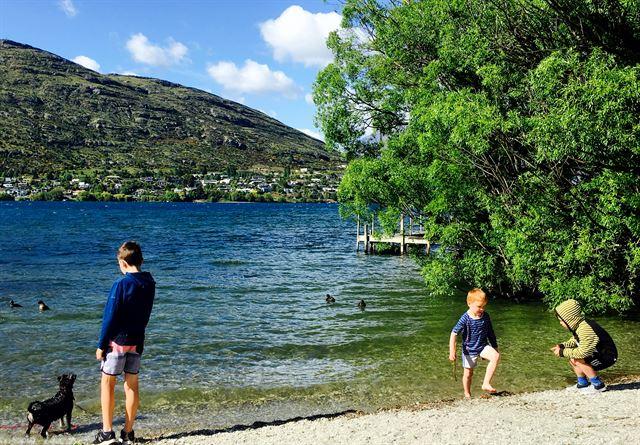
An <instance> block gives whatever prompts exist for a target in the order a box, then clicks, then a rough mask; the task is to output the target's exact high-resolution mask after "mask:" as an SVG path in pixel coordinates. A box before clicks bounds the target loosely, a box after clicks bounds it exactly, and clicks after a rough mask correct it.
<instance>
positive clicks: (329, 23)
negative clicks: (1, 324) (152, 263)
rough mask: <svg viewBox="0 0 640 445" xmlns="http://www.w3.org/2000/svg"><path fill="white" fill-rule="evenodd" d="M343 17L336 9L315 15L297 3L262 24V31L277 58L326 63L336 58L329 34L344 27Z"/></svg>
mask: <svg viewBox="0 0 640 445" xmlns="http://www.w3.org/2000/svg"><path fill="white" fill-rule="evenodd" d="M341 20H342V16H340V14H338V13H336V12H329V13H326V14H325V13H317V14H312V13H310V12H309V11H305V10H304V9H303V8H302V7H300V6H297V5H293V6H289V7H288V8H287V9H286V10H285V11H284V12H283V13H282V14H280V17H278V18H277V19H274V20H267V21H266V22H264V23H261V24H260V33H261V34H262V38H263V39H264V40H265V42H267V43H268V44H269V45H270V46H271V48H272V49H273V57H274V58H275V59H276V60H277V61H279V62H282V61H284V60H287V59H291V60H293V61H294V62H300V63H304V65H305V66H314V65H315V66H325V65H327V64H328V63H330V62H331V61H332V60H333V56H332V54H331V51H330V50H329V49H328V48H327V45H326V41H327V37H328V36H329V33H330V32H331V31H334V30H336V29H338V28H339V27H340V21H341Z"/></svg>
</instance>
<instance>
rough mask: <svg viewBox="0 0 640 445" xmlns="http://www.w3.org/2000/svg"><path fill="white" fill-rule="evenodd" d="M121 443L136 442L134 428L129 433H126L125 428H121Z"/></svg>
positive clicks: (125, 444)
mask: <svg viewBox="0 0 640 445" xmlns="http://www.w3.org/2000/svg"><path fill="white" fill-rule="evenodd" d="M120 443H122V445H133V444H134V443H136V438H135V435H134V434H133V430H131V431H129V432H128V433H125V431H124V430H121V431H120Z"/></svg>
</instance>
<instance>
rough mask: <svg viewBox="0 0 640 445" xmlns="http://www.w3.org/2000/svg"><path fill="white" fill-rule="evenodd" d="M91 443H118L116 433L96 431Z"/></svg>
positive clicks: (109, 444) (108, 444)
mask: <svg viewBox="0 0 640 445" xmlns="http://www.w3.org/2000/svg"><path fill="white" fill-rule="evenodd" d="M91 443H92V444H93V445H113V444H117V443H120V442H118V439H116V433H114V432H113V431H106V432H105V431H98V434H96V438H95V439H94V440H93V442H91Z"/></svg>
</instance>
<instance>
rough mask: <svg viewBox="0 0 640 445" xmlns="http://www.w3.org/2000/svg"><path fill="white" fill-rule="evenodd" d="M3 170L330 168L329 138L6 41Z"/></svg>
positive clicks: (0, 68) (1, 98) (1, 72)
mask: <svg viewBox="0 0 640 445" xmlns="http://www.w3.org/2000/svg"><path fill="white" fill-rule="evenodd" d="M0 118H1V119H0V122H1V123H0V174H1V173H4V174H5V175H8V174H19V173H34V172H35V173H42V172H51V171H53V172H55V171H60V170H70V169H76V170H77V169H95V170H102V171H117V170H122V169H128V170H132V169H138V170H145V171H167V170H171V169H174V170H175V169H179V170H181V171H189V170H193V171H221V170H223V169H225V168H229V167H233V168H237V169H247V170H251V169H256V168H265V169H282V168H285V167H292V166H293V167H312V168H333V167H335V166H336V165H337V164H338V163H340V157H339V155H338V154H337V153H335V152H328V151H327V150H326V149H325V147H324V143H323V142H321V141H319V140H317V139H314V138H312V137H310V136H308V135H306V134H305V133H302V132H301V131H299V130H296V129H293V128H291V127H288V126H286V125H285V124H283V123H281V122H279V121H278V120H276V119H274V118H272V117H270V116H268V115H266V114H265V113H263V112H261V111H258V110H255V109H252V108H250V107H247V106H244V105H242V104H239V103H236V102H233V101H231V100H228V99H224V98H222V97H220V96H217V95H215V94H212V93H208V92H205V91H202V90H199V89H197V88H193V87H188V86H184V85H180V84H177V83H173V82H170V81H166V80H162V79H156V78H150V77H142V76H128V75H122V74H100V73H97V72H95V71H92V70H90V69H87V68H84V67H82V66H80V65H78V64H76V63H74V62H71V61H69V60H67V59H64V58H63V57H61V56H58V55H56V54H54V53H51V52H49V51H46V50H42V49H39V48H35V47H32V46H30V45H27V44H24V43H20V42H14V41H11V40H7V39H2V40H0Z"/></svg>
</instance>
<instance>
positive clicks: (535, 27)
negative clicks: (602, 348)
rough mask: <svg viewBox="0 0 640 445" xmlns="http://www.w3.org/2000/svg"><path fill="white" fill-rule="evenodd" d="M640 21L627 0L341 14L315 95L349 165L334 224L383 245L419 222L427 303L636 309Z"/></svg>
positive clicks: (392, 4)
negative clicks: (367, 223)
mask: <svg viewBox="0 0 640 445" xmlns="http://www.w3.org/2000/svg"><path fill="white" fill-rule="evenodd" d="M638 17H640V4H639V3H638V2H622V1H617V0H605V1H603V2H598V3H597V4H596V3H593V2H584V1H580V0H562V1H551V0H534V1H532V2H522V1H519V0H507V1H501V2H497V1H493V0H490V1H484V0H464V1H448V0H424V1H420V2H418V1H413V2H399V1H376V0H347V1H346V3H345V8H344V22H343V27H344V29H341V30H339V31H337V32H335V33H334V34H333V35H332V36H331V38H330V40H329V44H330V47H331V49H332V50H333V52H334V54H335V61H334V62H333V63H332V64H330V65H329V66H327V67H326V68H325V69H324V70H323V71H322V72H321V73H320V74H319V76H318V78H317V80H316V83H315V85H314V101H315V102H316V104H317V105H318V114H317V119H318V122H319V123H320V124H321V126H322V128H323V130H324V133H325V136H326V138H327V144H329V145H330V146H334V147H340V148H342V149H343V150H345V151H346V152H347V153H348V155H349V157H350V158H351V159H352V161H351V162H350V164H349V166H348V168H347V171H346V174H345V176H344V178H343V180H342V182H341V184H340V187H339V190H338V199H339V201H340V203H341V214H342V215H343V216H344V217H349V218H356V217H360V218H363V219H364V220H370V218H371V217H372V216H373V215H376V216H377V218H378V219H379V220H380V222H381V223H382V226H383V228H384V229H385V230H386V231H390V230H392V229H393V228H394V218H397V216H398V215H399V214H401V213H402V214H405V215H410V216H413V217H414V219H416V220H419V221H420V222H421V224H423V226H424V227H425V233H426V237H427V238H429V239H431V240H432V241H433V242H436V243H438V244H439V249H437V250H436V252H435V253H434V254H432V255H431V256H430V257H428V258H420V261H421V262H422V271H423V275H424V278H425V282H426V284H427V286H428V288H429V289H430V290H431V291H432V292H434V293H440V294H446V293H450V291H451V289H458V288H461V289H464V288H468V287H472V286H481V287H483V288H485V289H487V290H489V291H491V292H495V293H498V294H502V295H504V296H507V297H515V296H522V295H524V296H533V295H535V296H538V295H540V296H541V297H542V298H543V299H544V301H545V302H546V303H547V304H549V305H550V306H553V305H555V304H557V303H558V302H559V301H562V300H564V299H566V298H576V299H578V300H580V301H582V302H583V304H584V306H585V308H586V310H587V311H589V312H604V311H608V310H615V311H619V312H624V311H627V310H629V309H630V308H631V307H632V306H634V305H636V304H637V303H638V301H639V300H640V296H639V295H640V294H639V292H640V253H639V252H640V241H639V240H640V181H639V180H638V179H639V175H640V144H639V143H638V141H639V140H640V121H639V116H640V113H639V112H640V65H639V64H638V63H639V62H640V51H638V48H640V21H639V20H638ZM365 133H367V134H371V133H372V134H374V135H376V134H377V135H383V136H384V137H383V138H382V139H381V138H380V137H378V138H376V137H369V138H367V137H363V136H364V135H365ZM381 142H382V143H381ZM396 221H397V219H396Z"/></svg>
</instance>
